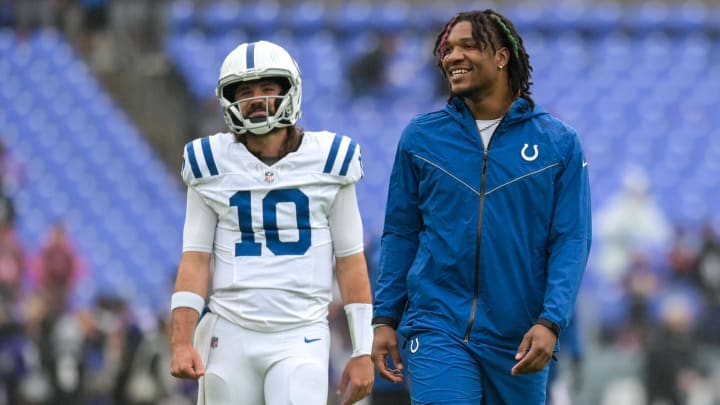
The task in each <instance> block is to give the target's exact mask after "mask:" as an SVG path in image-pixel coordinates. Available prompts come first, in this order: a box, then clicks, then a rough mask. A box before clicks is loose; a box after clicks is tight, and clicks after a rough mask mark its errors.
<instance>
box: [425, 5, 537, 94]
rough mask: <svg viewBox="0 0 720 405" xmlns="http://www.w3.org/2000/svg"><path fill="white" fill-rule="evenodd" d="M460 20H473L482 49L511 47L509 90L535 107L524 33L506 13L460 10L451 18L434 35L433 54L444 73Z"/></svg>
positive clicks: (509, 48) (475, 36)
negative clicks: (450, 39) (452, 35)
mask: <svg viewBox="0 0 720 405" xmlns="http://www.w3.org/2000/svg"><path fill="white" fill-rule="evenodd" d="M461 21H468V22H470V24H472V35H473V39H474V40H475V41H477V42H478V43H479V44H480V46H481V49H486V48H487V47H490V49H492V50H493V51H496V50H498V49H500V48H503V47H504V48H507V49H508V50H509V51H510V60H509V61H508V64H507V69H508V82H509V83H508V84H509V85H510V91H511V92H512V94H513V95H514V96H516V97H522V98H524V99H526V100H527V101H528V103H529V104H530V107H531V108H534V107H535V102H534V101H533V99H532V97H530V94H532V92H531V91H530V86H531V85H532V81H531V78H532V66H531V65H530V56H529V55H528V53H527V52H526V51H525V45H524V44H523V40H522V37H520V34H518V32H517V29H515V25H514V24H513V23H512V22H511V21H510V20H509V19H507V17H505V16H503V15H501V14H499V13H497V12H495V11H493V10H491V9H487V10H483V11H468V12H462V13H459V14H457V15H455V16H454V17H453V18H451V19H450V21H448V23H447V24H445V27H444V28H443V29H442V30H441V31H440V32H439V33H438V35H437V37H436V38H435V47H434V48H433V55H435V56H436V57H437V66H438V67H439V68H440V70H441V71H442V72H443V75H445V71H444V70H443V68H442V61H443V59H445V54H446V46H445V44H446V42H447V37H448V35H449V34H450V31H451V30H452V29H453V27H454V26H455V25H457V24H458V23H459V22H461Z"/></svg>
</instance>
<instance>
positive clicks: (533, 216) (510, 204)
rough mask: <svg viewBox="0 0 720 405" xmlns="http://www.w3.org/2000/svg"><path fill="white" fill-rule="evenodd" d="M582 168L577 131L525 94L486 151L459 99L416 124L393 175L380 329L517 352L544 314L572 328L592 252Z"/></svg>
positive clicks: (380, 284) (405, 137)
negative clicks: (437, 333) (433, 333)
mask: <svg viewBox="0 0 720 405" xmlns="http://www.w3.org/2000/svg"><path fill="white" fill-rule="evenodd" d="M586 166H587V162H586V161H585V157H584V154H583V151H582V147H581V145H580V141H579V138H578V136H577V134H576V133H575V131H574V130H573V129H572V128H570V127H568V126H567V125H566V124H564V123H563V122H562V121H560V120H558V119H557V118H555V117H553V116H551V115H550V114H548V113H547V112H545V111H544V110H543V109H542V108H541V107H535V108H534V109H531V108H530V105H529V104H528V102H527V101H526V100H524V99H522V98H520V99H517V100H516V101H515V102H514V103H513V105H512V106H511V108H510V111H509V112H508V113H507V115H506V116H505V118H504V119H503V121H502V122H501V123H500V124H499V126H498V127H497V129H496V130H495V133H494V135H493V137H492V139H491V142H490V145H489V147H488V148H487V149H485V148H484V146H483V143H482V140H481V138H480V134H479V131H478V128H477V125H476V122H475V119H474V117H473V115H472V113H471V112H470V110H469V109H468V108H467V106H466V105H465V103H464V102H463V100H462V99H460V98H457V97H456V98H453V99H451V100H450V102H449V103H448V104H447V105H446V106H445V108H444V109H442V110H440V111H436V112H432V113H428V114H422V115H419V116H417V117H415V118H414V119H413V120H412V121H411V122H410V124H409V125H408V126H407V127H406V129H405V130H404V132H403V134H402V137H401V139H400V142H399V144H398V149H397V152H396V155H395V162H394V166H393V169H392V174H391V176H390V187H389V192H388V203H387V208H386V214H385V227H384V231H383V237H382V245H381V258H380V268H379V274H378V280H377V285H376V292H375V302H374V308H375V309H374V311H375V313H374V316H375V318H374V323H389V324H391V325H393V326H398V324H399V327H398V332H399V333H400V334H401V335H403V336H405V337H409V336H412V335H413V334H415V333H416V332H419V331H422V330H441V331H444V332H446V333H449V334H451V335H455V336H457V337H459V338H462V339H464V340H465V341H466V342H470V341H473V342H481V343H486V344H491V345H494V346H498V347H505V348H513V349H516V348H517V345H519V343H520V341H521V340H522V337H523V335H524V334H525V333H526V332H527V331H528V330H529V329H530V327H532V325H533V324H535V323H536V322H537V321H538V319H541V318H542V319H544V320H549V321H551V322H552V323H554V324H555V325H556V326H559V328H560V329H563V328H565V327H566V326H567V324H568V322H569V319H570V317H571V314H572V309H573V307H574V304H575V299H576V297H577V293H578V289H579V287H580V283H581V280H582V276H583V273H584V270H585V266H586V263H587V258H588V253H589V249H590V241H591V218H590V190H589V182H588V172H587V167H586ZM555 325H553V326H555Z"/></svg>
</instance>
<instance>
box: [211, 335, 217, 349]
mask: <svg viewBox="0 0 720 405" xmlns="http://www.w3.org/2000/svg"><path fill="white" fill-rule="evenodd" d="M217 345H218V338H217V336H213V337H212V339H210V347H212V348H213V349H214V348H216V347H217Z"/></svg>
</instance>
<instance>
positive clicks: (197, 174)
mask: <svg viewBox="0 0 720 405" xmlns="http://www.w3.org/2000/svg"><path fill="white" fill-rule="evenodd" d="M185 150H186V151H187V156H188V160H189V161H190V167H191V168H192V172H193V176H195V178H196V179H199V178H201V177H202V173H201V172H200V166H198V162H197V158H196V157H195V148H193V143H192V142H188V144H187V146H185Z"/></svg>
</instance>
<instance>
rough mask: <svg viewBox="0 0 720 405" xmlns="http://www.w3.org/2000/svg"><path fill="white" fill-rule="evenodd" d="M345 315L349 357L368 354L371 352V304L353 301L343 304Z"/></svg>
mask: <svg viewBox="0 0 720 405" xmlns="http://www.w3.org/2000/svg"><path fill="white" fill-rule="evenodd" d="M344 309H345V314H346V315H347V320H348V328H349V329H350V341H351V342H352V348H353V351H352V354H351V356H350V357H353V358H355V357H361V356H369V355H370V353H371V352H372V343H373V329H372V325H371V323H370V322H371V320H372V304H365V303H353V304H346V305H345V306H344Z"/></svg>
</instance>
